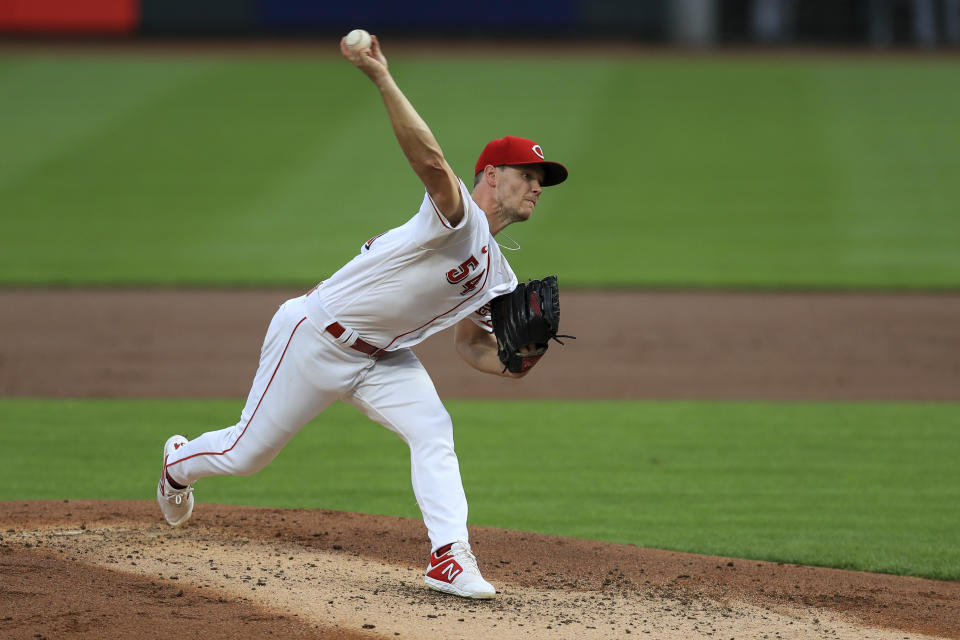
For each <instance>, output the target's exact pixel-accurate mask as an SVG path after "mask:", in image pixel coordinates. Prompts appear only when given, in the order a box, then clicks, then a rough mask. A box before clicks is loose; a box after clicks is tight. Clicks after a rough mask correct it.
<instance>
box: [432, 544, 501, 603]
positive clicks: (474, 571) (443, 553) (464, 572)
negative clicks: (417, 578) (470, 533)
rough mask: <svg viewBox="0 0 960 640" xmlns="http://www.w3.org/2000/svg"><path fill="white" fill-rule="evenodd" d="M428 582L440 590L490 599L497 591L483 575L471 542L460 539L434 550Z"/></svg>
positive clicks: (463, 595)
mask: <svg viewBox="0 0 960 640" xmlns="http://www.w3.org/2000/svg"><path fill="white" fill-rule="evenodd" d="M424 582H426V583H427V586H428V587H430V588H431V589H435V590H436V591H443V592H444V593H452V594H453V595H455V596H462V597H464V598H478V599H486V598H492V597H493V596H495V595H497V590H496V589H494V588H493V585H492V584H490V583H489V582H487V581H486V580H484V579H483V576H481V575H480V569H479V568H478V567H477V558H476V556H474V555H473V552H472V551H471V550H470V545H469V544H467V543H466V542H463V541H461V540H458V541H457V542H453V543H451V544H448V545H445V546H442V547H440V548H439V549H437V550H436V551H434V552H433V553H431V554H430V564H429V565H427V575H426V576H425V577H424Z"/></svg>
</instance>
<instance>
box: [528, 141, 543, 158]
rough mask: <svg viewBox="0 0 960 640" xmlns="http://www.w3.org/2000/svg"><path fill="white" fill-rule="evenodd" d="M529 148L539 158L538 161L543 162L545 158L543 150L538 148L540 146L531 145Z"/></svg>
mask: <svg viewBox="0 0 960 640" xmlns="http://www.w3.org/2000/svg"><path fill="white" fill-rule="evenodd" d="M530 148H531V149H533V152H534V153H535V154H537V155H538V156H540V159H541V160H545V158H544V157H543V149H541V148H540V145H538V144H535V145H533V146H532V147H530Z"/></svg>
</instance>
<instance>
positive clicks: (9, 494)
mask: <svg viewBox="0 0 960 640" xmlns="http://www.w3.org/2000/svg"><path fill="white" fill-rule="evenodd" d="M448 406H449V408H450V411H451V413H452V415H453V418H454V424H455V425H456V439H457V450H458V454H459V456H460V461H461V468H462V473H463V477H464V483H465V487H466V490H467V495H468V498H469V499H470V507H471V517H470V521H471V523H472V524H477V525H489V526H497V527H507V528H512V529H522V530H531V531H540V532H546V533H552V534H558V535H569V536H576V537H582V538H590V539H601V540H609V541H613V542H620V543H628V544H636V545H640V546H646V547H656V548H664V549H674V550H680V551H689V552H696V553H707V554H717V555H726V556H733V557H744V558H754V559H763V560H772V561H783V562H796V563H803V564H813V565H822V566H831V567H840V568H847V569H858V570H866V571H879V572H890V573H897V574H905V575H918V576H926V577H931V578H941V579H951V580H956V579H960V548H958V546H957V544H956V531H958V530H960V512H958V511H957V509H956V508H955V505H956V504H957V503H958V500H960V470H958V467H957V465H956V460H957V459H958V456H960V406H958V405H955V404H912V405H911V404H754V403H676V402H587V403H568V402H533V401H524V402H492V401H475V402H473V401H471V402H467V401H455V402H449V403H448ZM239 409H240V407H239V403H237V402H224V401H216V402H212V401H211V402H201V401H189V402H187V401H184V402H177V401H128V400H122V401H121V400H113V401H101V400H89V401H40V400H12V399H8V400H3V401H0V425H2V426H0V437H2V440H3V445H4V446H3V447H2V453H0V500H30V499H60V498H77V499H79V498H91V499H141V500H152V499H153V497H154V496H153V491H154V487H155V481H156V478H155V476H156V474H157V468H158V457H159V452H160V447H161V446H162V443H163V441H164V440H165V438H166V437H167V436H169V435H170V434H172V433H175V432H181V433H185V434H186V435H188V436H191V437H193V436H197V435H199V434H200V433H202V432H203V431H206V430H209V429H212V428H219V427H221V426H227V425H230V424H232V423H233V422H234V421H235V420H236V419H237V415H238V413H239ZM197 491H198V493H197V495H198V498H199V500H200V502H201V506H200V507H198V508H202V503H203V502H208V503H231V504H247V505H263V506H274V507H304V508H329V509H339V510H347V511H359V512H368V513H381V514H389V515H397V516H409V517H418V516H419V513H418V511H417V507H416V503H415V501H414V499H413V495H412V492H411V490H410V487H409V462H408V452H407V450H406V447H405V445H404V444H403V443H402V442H401V441H400V440H399V439H398V438H396V436H394V435H393V434H392V433H390V432H388V431H386V430H385V429H383V428H381V427H379V426H378V425H376V424H374V423H371V422H369V421H368V420H366V419H365V418H364V417H363V416H362V415H361V414H360V413H359V412H357V411H355V410H354V409H352V408H350V407H347V406H345V405H335V406H334V407H332V408H331V409H330V410H329V411H328V412H326V413H325V414H323V415H322V416H320V418H318V419H317V420H316V421H314V422H312V423H311V424H309V425H308V426H307V427H306V428H305V429H304V430H303V431H302V432H301V433H300V434H299V435H298V436H297V437H296V438H295V439H294V440H293V442H292V443H291V444H290V445H289V446H288V447H287V448H286V449H285V450H284V451H283V452H282V453H281V454H280V455H279V456H278V458H277V459H276V460H275V461H274V462H273V463H272V464H271V465H269V466H268V467H267V468H266V469H265V470H263V471H261V472H260V473H258V474H256V475H254V476H252V477H248V478H209V479H206V480H204V481H202V482H201V483H199V484H198V489H197Z"/></svg>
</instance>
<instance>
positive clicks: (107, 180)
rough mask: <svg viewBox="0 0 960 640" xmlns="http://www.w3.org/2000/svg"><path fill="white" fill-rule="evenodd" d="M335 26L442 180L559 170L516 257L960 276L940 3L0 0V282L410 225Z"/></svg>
mask: <svg viewBox="0 0 960 640" xmlns="http://www.w3.org/2000/svg"><path fill="white" fill-rule="evenodd" d="M355 27H363V28H366V29H368V30H369V31H372V32H374V33H377V34H378V35H379V36H380V37H381V41H382V42H383V43H384V50H385V51H386V53H387V55H388V57H389V59H390V63H391V70H392V72H393V73H394V76H395V77H396V78H397V81H398V82H399V84H400V86H401V87H402V88H403V89H404V90H405V92H406V93H407V95H408V96H409V97H410V98H411V100H412V102H413V103H414V105H415V106H416V107H417V109H418V110H419V111H420V113H421V115H423V116H424V119H425V120H426V121H427V122H428V123H429V125H430V126H431V128H432V129H433V131H434V134H435V135H436V136H437V138H438V140H439V141H440V144H441V146H442V147H443V149H444V152H445V154H446V156H447V159H448V161H449V162H450V164H451V166H452V167H453V168H454V170H455V171H456V172H457V174H458V175H459V176H461V178H463V179H464V180H466V181H468V182H469V181H470V180H471V179H472V177H473V165H474V163H475V161H476V158H477V155H478V154H479V152H480V150H481V149H482V147H483V145H484V144H485V143H486V142H487V141H489V140H491V139H493V138H498V137H501V136H503V135H522V136H524V137H528V138H533V139H535V140H537V141H538V142H539V143H540V144H541V146H542V147H543V148H544V150H545V151H546V153H547V156H548V159H553V160H557V161H560V162H563V163H564V164H566V165H567V166H568V168H569V169H570V171H571V179H570V180H569V181H567V183H565V184H564V185H562V186H561V187H559V188H557V189H555V190H553V189H550V190H548V191H547V193H546V194H545V197H544V198H543V200H542V201H541V204H540V206H539V207H538V209H537V212H538V213H537V216H536V219H535V221H534V223H533V224H529V225H516V227H517V228H516V229H514V228H511V230H510V234H511V235H512V236H513V237H514V238H515V239H516V241H517V242H518V243H520V244H521V245H522V246H523V251H518V252H515V254H514V255H513V256H512V257H511V264H512V265H514V268H515V270H516V271H517V273H518V275H519V276H520V277H522V278H523V277H535V276H536V275H537V274H539V272H540V271H541V270H542V268H543V267H542V265H544V264H549V265H557V267H556V268H557V269H558V270H559V271H560V277H561V279H562V280H563V281H564V282H565V284H566V285H575V286H578V287H585V288H613V287H615V288H633V287H669V288H685V287H706V288H715V287H722V288H769V289H784V288H794V289H889V290H905V289H906V290H931V289H932V290H943V289H947V290H955V289H957V288H960V215H957V214H958V210H960V208H958V204H957V203H958V202H960V181H958V180H956V176H957V175H958V174H960V154H958V153H957V149H958V148H960V127H958V126H957V118H956V114H957V113H960V64H958V61H960V57H958V56H957V52H958V46H960V0H838V1H819V0H674V1H672V2H668V1H666V0H633V1H623V0H595V1H590V2H588V1H587V0H520V1H517V0H489V1H488V2H486V3H483V4H482V5H481V4H466V3H446V2H439V1H433V0H431V1H424V2H391V1H388V0H371V1H369V2H363V3H351V2H336V3H334V2H319V1H308V0H203V1H199V0H0V95H2V97H3V99H2V100H0V131H2V136H3V140H4V144H3V145H0V285H4V284H5V285H14V286H19V285H28V286H33V285H42V286H47V285H70V286H74V285H76V286H88V285H94V286H97V285H112V284H124V285H147V286H151V285H161V286H166V285H173V286H180V285H187V286H190V285H197V286H206V285H215V286H220V285H227V286H261V285H264V286H296V287H301V286H307V287H309V286H312V285H313V284H315V283H316V282H317V280H319V279H321V278H323V277H326V275H327V274H329V273H331V272H332V271H333V270H334V269H336V268H338V267H339V266H340V265H341V264H343V263H344V262H346V261H347V260H349V259H350V258H351V257H352V256H353V255H354V254H355V252H356V250H357V248H358V247H359V246H360V244H361V243H363V242H364V241H366V239H368V238H370V237H372V236H374V235H377V234H379V233H381V232H383V231H384V230H385V229H389V228H391V227H393V226H396V225H397V224H398V223H399V222H400V221H401V220H404V219H406V216H408V215H411V214H412V213H413V211H415V209H416V207H417V205H418V203H419V202H420V199H421V198H422V186H421V185H420V184H419V183H418V181H417V180H416V179H415V178H414V177H413V175H412V173H411V172H410V171H409V170H408V169H407V168H406V164H405V162H404V159H403V156H402V154H401V153H400V151H399V149H398V148H397V145H396V142H395V140H394V138H393V135H392V132H391V130H390V126H389V122H388V121H387V118H385V117H384V114H383V112H382V105H381V104H380V101H379V100H378V99H376V98H375V95H374V94H373V92H372V89H371V87H370V86H369V83H368V82H367V81H366V79H365V78H364V77H363V76H362V75H361V74H359V73H357V72H356V70H355V69H354V68H353V67H352V66H351V65H349V64H346V63H345V62H344V60H343V59H342V58H341V56H340V55H339V50H338V46H337V41H338V39H339V37H340V36H341V35H343V34H345V33H346V32H347V31H349V30H350V29H352V28H355ZM342 213H346V214H347V215H342ZM291 238H295V239H301V238H310V241H309V242H303V241H299V240H298V241H296V242H291Z"/></svg>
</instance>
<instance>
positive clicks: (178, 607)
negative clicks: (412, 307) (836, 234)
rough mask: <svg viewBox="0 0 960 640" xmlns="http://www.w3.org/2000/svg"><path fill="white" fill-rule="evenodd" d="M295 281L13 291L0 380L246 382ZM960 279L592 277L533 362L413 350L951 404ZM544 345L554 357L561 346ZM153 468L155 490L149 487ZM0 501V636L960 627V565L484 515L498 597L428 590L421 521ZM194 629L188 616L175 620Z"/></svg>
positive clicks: (480, 393) (850, 631) (172, 391)
mask: <svg viewBox="0 0 960 640" xmlns="http://www.w3.org/2000/svg"><path fill="white" fill-rule="evenodd" d="M296 293H297V292H290V291H286V292H285V291H153V292H139V291H80V290H67V291H58V290H45V291H29V290H8V291H0V309H2V312H0V394H2V395H4V396H32V397H37V396H40V397H43V396H47V397H123V396H141V397H149V396H153V397H158V396H159V397H163V396H166V397H178V396H194V397H236V398H237V399H238V400H237V401H238V410H239V407H240V404H241V402H242V398H243V397H244V396H245V394H246V391H247V385H248V384H249V379H250V377H251V376H252V373H253V369H254V368H255V366H256V361H257V357H258V352H259V345H260V342H261V340H262V334H263V331H264V329H265V327H266V323H267V322H268V321H269V318H270V316H271V315H272V313H273V310H274V309H275V308H276V306H277V305H278V304H279V303H280V302H282V301H283V300H284V299H286V298H287V297H289V296H291V295H295V294H296ZM957 327H960V296H957V295H947V294H944V295H928V294H916V295H887V294H760V293H735V294H720V293H690V292H687V293H671V292H654V293H651V292H646V293H629V292H620V293H609V294H603V293H578V292H571V293H569V294H565V296H564V312H563V327H562V328H563V331H564V332H568V333H572V334H574V335H577V336H578V340H577V341H575V342H571V343H570V344H568V345H567V346H566V347H557V348H553V349H551V352H550V355H549V356H548V358H547V359H546V360H545V361H544V363H543V364H544V365H548V366H542V367H540V368H538V370H537V371H536V374H537V375H536V376H534V375H531V376H530V377H529V378H527V379H525V380H523V381H521V382H520V383H519V384H516V383H514V384H511V381H500V380H496V379H494V378H493V377H491V376H482V375H481V374H476V373H474V372H472V371H471V370H469V369H468V368H467V367H466V366H465V365H463V364H461V363H458V362H457V360H456V358H455V356H453V350H452V348H451V345H450V344H449V342H450V341H451V338H450V336H449V335H448V334H446V333H445V334H441V335H440V336H437V337H436V338H434V339H431V340H430V341H428V343H427V344H425V345H423V348H422V349H419V353H420V355H421V357H422V359H423V360H424V362H425V364H426V365H427V368H428V370H430V371H431V373H432V374H433V376H434V379H435V381H436V382H437V386H438V389H439V390H440V393H441V396H444V397H484V396H496V397H547V398H549V397H566V398H570V397H574V398H593V397H602V398H702V399H709V398H745V399H790V400H802V399H809V400H824V399H828V400H863V399H870V400H891V399H893V400H904V401H909V400H928V401H929V400H933V401H937V400H940V401H944V400H948V401H956V400H958V399H960V384H958V381H960V339H958V337H960V336H958V332H957ZM548 363H549V364H548ZM152 490H153V487H144V494H145V497H146V496H150V495H151V493H152ZM198 496H199V498H200V500H199V504H198V507H197V511H196V514H195V516H194V518H193V520H191V522H190V523H188V525H187V526H185V527H183V528H179V529H171V528H169V527H166V526H165V525H162V521H161V518H160V515H159V509H158V508H157V507H156V504H155V503H153V502H151V501H149V500H148V501H144V502H133V503H120V502H77V501H55V502H35V503H25V502H7V503H0V575H2V577H3V580H2V581H0V636H2V637H5V638H6V637H9V638H41V637H51V638H54V637H55V638H79V637H134V636H135V637H138V638H159V637H164V638H167V637H170V636H171V635H178V636H180V637H183V635H184V633H186V635H187V636H188V637H200V636H203V637H211V638H227V637H230V638H234V637H259V636H266V635H273V636H276V637H311V638H349V639H353V638H373V637H391V638H392V637H400V638H428V637H429V638H435V637H442V638H461V637H463V638H466V637H482V638H573V637H576V638H578V639H581V638H623V637H627V636H630V637H632V635H633V634H636V635H638V636H642V637H653V638H692V637H711V638H738V639H740V638H858V639H859V638H877V639H887V638H890V639H891V640H892V639H894V638H919V637H926V636H934V637H949V638H960V583H956V582H938V581H931V580H922V579H916V578H902V577H895V576H884V575H874V574H865V573H854V572H846V571H838V570H832V569H818V568H811V567H800V566H792V565H777V564H771V563H763V562H756V561H748V560H740V559H733V558H715V557H706V556H695V555H689V554H680V553H673V552H667V551H658V550H651V549H641V548H637V547H632V546H625V545H614V544H610V543H602V542H594V541H585V540H573V539H565V538H557V537H551V536H544V535H538V534H532V533H524V532H516V531H504V530H496V529H488V528H481V527H475V528H472V529H471V536H472V542H473V544H474V547H475V550H476V551H477V552H478V556H479V559H480V565H481V568H482V570H483V571H484V574H485V576H486V577H487V578H488V579H490V580H491V582H493V583H494V584H495V585H497V586H498V588H499V589H500V591H501V594H500V596H499V597H498V598H497V599H496V600H494V601H492V602H470V601H463V600H459V599H456V598H451V597H445V596H441V595H437V594H433V593H432V592H429V591H428V590H426V588H425V587H424V586H423V583H422V571H423V567H422V566H421V565H422V564H423V561H424V559H425V557H426V550H428V543H427V539H426V535H425V531H424V529H423V524H422V523H421V522H420V521H418V520H405V519H399V518H388V517H384V516H370V515H359V514H348V513H340V512H329V511H320V510H310V511H307V510H280V509H254V508H247V507H235V506H220V505H210V504H204V503H203V499H202V489H201V490H200V493H198ZM184 629H186V630H187V631H186V632H185V631H184Z"/></svg>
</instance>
